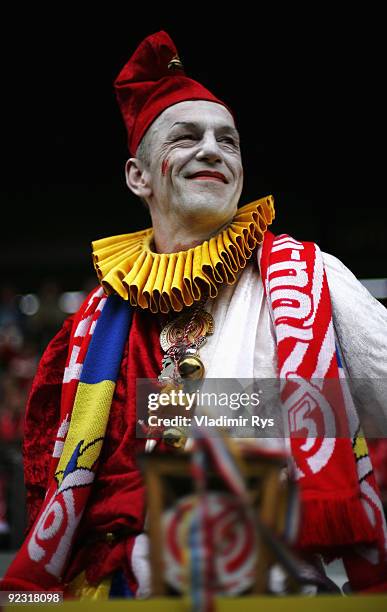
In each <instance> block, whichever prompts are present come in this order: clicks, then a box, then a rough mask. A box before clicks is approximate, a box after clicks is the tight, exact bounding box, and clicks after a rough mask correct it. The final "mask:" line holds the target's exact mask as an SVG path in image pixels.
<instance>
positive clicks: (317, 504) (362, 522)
mask: <svg viewBox="0 0 387 612" xmlns="http://www.w3.org/2000/svg"><path fill="white" fill-rule="evenodd" d="M301 508H302V510H301V512H302V514H301V519H300V525H301V530H300V533H299V536H298V541H297V547H300V548H304V549H305V548H307V549H316V550H317V549H318V550H319V552H321V549H324V548H325V547H326V548H327V549H328V548H329V553H328V551H327V554H329V557H330V558H331V559H334V558H335V557H337V556H338V554H339V549H342V547H346V546H351V547H353V546H354V545H356V544H366V545H375V544H376V543H377V532H376V530H375V527H373V526H372V525H371V523H370V521H369V519H368V517H367V515H366V513H365V510H364V508H363V505H362V502H361V500H360V499H359V496H358V495H352V496H351V497H349V498H347V499H342V498H336V499H327V500H324V499H306V500H303V502H302V505H301ZM324 556H325V552H324Z"/></svg>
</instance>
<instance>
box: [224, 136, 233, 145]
mask: <svg viewBox="0 0 387 612" xmlns="http://www.w3.org/2000/svg"><path fill="white" fill-rule="evenodd" d="M220 140H221V142H227V144H231V145H235V144H236V142H235V140H234V139H233V138H230V137H228V136H225V137H224V138H220Z"/></svg>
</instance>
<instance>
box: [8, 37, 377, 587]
mask: <svg viewBox="0 0 387 612" xmlns="http://www.w3.org/2000/svg"><path fill="white" fill-rule="evenodd" d="M115 90H116V94H117V98H118V103H119V106H120V109H121V112H122V116H123V119H124V122H125V126H126V129H127V134H128V146H129V152H130V157H129V160H128V162H127V164H126V181H127V185H128V187H129V189H130V190H131V191H132V192H133V193H134V194H135V195H137V196H138V197H139V198H140V199H141V200H143V201H144V202H145V203H146V205H147V206H148V208H149V212H150V215H151V218H152V228H150V229H146V230H143V231H139V232H136V233H132V234H122V235H119V236H113V237H108V238H103V239H100V240H96V241H95V242H94V243H93V261H94V266H95V269H96V272H97V276H98V281H99V285H98V287H97V288H96V289H95V290H94V291H93V292H91V294H90V295H89V296H88V297H87V299H86V301H85V302H84V304H83V305H82V307H81V309H80V310H79V312H78V313H77V314H76V315H74V316H71V317H69V318H68V319H67V320H66V321H65V323H64V325H63V327H62V329H61V330H60V331H59V333H58V334H57V335H56V336H55V338H54V339H53V340H52V341H51V342H50V344H49V346H48V347H47V349H46V351H45V353H44V355H43V357H42V360H41V362H40V366H39V369H38V372H37V375H36V378H35V381H34V384H33V388H32V391H31V395H30V398H29V403H28V407H27V413H26V427H25V440H24V460H25V480H26V486H27V502H28V517H29V523H28V528H27V533H26V540H25V543H24V544H23V546H22V548H21V550H20V551H19V553H18V554H17V555H16V558H15V559H14V561H13V563H12V564H11V566H10V568H9V569H8V572H7V574H6V576H5V578H4V580H3V581H2V583H1V588H2V589H5V590H64V591H65V593H66V592H68V593H70V594H71V593H72V594H74V596H82V595H85V596H87V594H88V593H90V594H95V592H96V591H98V589H99V590H100V591H101V590H102V591H103V592H104V593H105V595H106V596H108V595H109V593H112V592H113V591H114V588H118V587H117V585H118V583H119V593H121V595H129V596H130V595H131V596H134V597H136V596H137V597H139V596H142V595H144V594H146V590H147V586H146V580H147V579H146V574H147V571H146V568H145V567H144V564H145V557H146V554H145V552H144V551H146V536H145V534H144V530H145V526H144V522H145V514H146V503H145V489H144V483H143V480H142V477H141V473H140V471H139V468H138V465H137V463H136V456H137V454H138V453H141V452H144V451H145V450H146V451H148V452H154V451H155V447H160V446H162V445H163V444H165V442H163V441H162V442H156V441H155V440H148V441H146V440H144V439H140V438H137V437H136V380H137V379H139V378H148V379H157V378H158V377H160V376H161V378H163V377H164V379H165V380H166V379H168V377H170V376H171V375H173V373H176V372H178V373H179V374H180V375H181V376H183V377H184V376H185V375H187V373H189V375H191V374H192V373H193V374H194V375H195V376H196V375H197V376H201V377H205V378H208V379H211V378H246V379H262V378H280V379H281V382H282V385H283V387H282V388H283V390H284V394H283V395H282V396H281V397H282V398H283V399H284V401H285V400H286V401H285V403H286V402H287V403H289V406H290V404H291V397H292V396H291V393H290V391H289V389H288V388H287V386H286V385H287V381H290V380H291V379H292V380H294V379H295V378H297V377H302V378H303V379H308V380H313V379H318V380H321V381H322V382H321V385H322V387H323V386H324V384H325V382H326V381H327V380H328V379H332V378H334V379H337V380H338V379H340V378H341V377H342V376H343V375H345V374H346V375H347V376H350V377H353V378H356V377H363V378H364V377H365V376H366V377H369V378H371V379H372V378H380V379H381V378H383V372H384V369H385V364H386V363H387V314H386V311H385V309H384V307H383V306H382V305H380V304H379V303H378V302H377V301H376V300H374V299H373V298H372V296H371V295H370V294H369V293H368V292H367V291H366V289H365V288H364V287H363V286H362V285H361V284H360V283H359V282H358V281H357V280H356V278H355V277H354V276H353V275H352V273H351V272H350V271H349V270H348V269H347V268H346V267H345V266H344V265H343V264H342V263H341V262H340V261H338V260H337V259H336V258H334V257H332V256H330V255H327V254H325V253H321V251H320V250H319V249H318V247H317V246H316V245H314V244H312V243H302V242H299V241H297V240H295V239H294V238H291V237H289V236H287V235H281V236H277V237H275V236H274V235H273V234H272V233H271V232H270V231H269V230H268V226H269V225H270V224H271V223H272V221H273V219H274V202H273V198H272V197H271V196H267V197H264V198H261V199H259V200H257V201H254V202H252V203H249V204H244V205H243V204H242V203H241V202H240V200H239V199H240V195H241V192H242V186H243V166H242V160H241V152H240V142H239V134H238V130H237V127H236V123H235V116H234V113H233V112H232V111H231V110H230V108H228V106H227V105H226V104H225V103H224V102H222V101H221V100H219V99H218V98H217V97H216V96H215V95H213V94H212V93H211V92H210V91H208V90H207V89H206V88H205V87H203V86H202V85H201V84H200V83H198V82H196V81H194V80H192V79H191V78H189V77H187V76H186V75H185V73H184V68H183V66H182V63H181V61H180V59H179V56H178V54H177V50H176V48H175V45H174V44H173V42H172V40H171V39H170V37H169V36H168V34H166V33H165V32H158V33H156V34H153V35H151V36H149V37H148V38H146V39H145V40H144V41H143V42H142V43H141V44H140V45H139V47H138V48H137V49H136V51H135V52H134V54H133V55H132V57H131V58H130V60H129V61H128V63H127V64H126V65H125V66H124V68H123V69H122V71H121V72H120V74H119V76H118V78H117V79H116V81H115ZM125 225H127V224H126V223H125V224H124V228H125ZM209 321H211V324H210V323H209ZM195 330H198V331H197V332H195ZM195 333H196V336H195ZM160 334H161V336H162V338H163V341H162V343H161V344H160ZM176 338H178V339H179V340H178V341H177V340H176ZM171 373H172V374H171ZM313 392H314V391H311V393H313ZM375 401H376V400H375ZM383 409H384V410H385V407H383V404H382V402H381V404H380V410H383ZM348 414H349V415H350V414H352V413H350V412H349V413H348ZM348 430H349V432H350V433H349V436H348V437H347V438H343V439H335V438H329V439H328V438H327V439H325V440H322V441H320V442H318V441H315V444H311V443H309V444H300V443H299V441H298V442H297V441H295V442H294V444H292V448H291V452H290V461H292V464H293V468H294V469H293V472H294V474H295V478H296V480H297V483H298V486H299V488H300V496H301V517H302V520H301V527H300V533H299V535H298V543H297V546H298V548H299V550H301V551H304V552H305V553H309V552H310V553H318V554H322V555H323V556H325V557H326V558H334V557H340V558H342V559H343V562H344V565H345V568H346V571H347V574H348V578H349V581H350V585H351V588H352V590H353V591H368V590H370V591H372V590H374V591H376V590H379V591H383V590H387V530H386V524H385V520H384V517H383V511H382V506H381V503H380V498H379V494H378V491H377V487H376V485H375V482H374V478H373V472H372V466H371V463H370V459H369V457H368V453H367V448H366V444H365V442H364V440H363V438H361V437H360V436H359V424H358V422H357V421H356V418H355V417H353V415H352V418H349V417H348Z"/></svg>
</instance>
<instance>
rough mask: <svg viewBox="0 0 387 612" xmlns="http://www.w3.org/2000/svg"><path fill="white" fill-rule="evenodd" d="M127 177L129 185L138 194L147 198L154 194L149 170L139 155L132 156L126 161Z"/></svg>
mask: <svg viewBox="0 0 387 612" xmlns="http://www.w3.org/2000/svg"><path fill="white" fill-rule="evenodd" d="M125 177H126V184H127V186H128V187H129V189H130V190H131V191H133V193H134V194H136V196H138V197H139V198H143V199H146V198H149V196H151V195H152V188H151V185H150V173H149V170H147V169H146V168H145V167H144V164H143V163H142V162H141V161H140V160H139V159H137V157H131V158H130V159H128V161H127V162H126V165H125Z"/></svg>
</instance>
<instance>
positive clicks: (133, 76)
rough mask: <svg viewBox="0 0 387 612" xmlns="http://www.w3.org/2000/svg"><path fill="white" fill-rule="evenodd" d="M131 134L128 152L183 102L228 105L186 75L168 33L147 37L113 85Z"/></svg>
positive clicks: (132, 150) (133, 149)
mask: <svg viewBox="0 0 387 612" xmlns="http://www.w3.org/2000/svg"><path fill="white" fill-rule="evenodd" d="M114 88H115V91H116V95H117V99H118V104H119V106H120V109H121V113H122V116H123V118H124V122H125V125H126V129H127V132H128V145H129V151H130V153H131V154H132V155H135V154H136V151H137V147H138V145H139V143H140V141H141V139H142V137H143V136H144V134H145V132H146V131H147V129H148V128H149V126H150V125H151V123H153V121H154V120H155V119H156V118H157V117H158V116H159V115H160V114H161V113H162V112H163V111H164V110H165V109H166V108H168V107H169V106H172V105H173V104H177V103H178V102H183V101H184V100H208V101H210V102H217V103H218V104H222V105H223V106H225V107H226V108H227V109H228V110H229V111H230V112H231V113H232V111H231V110H230V109H229V108H228V107H227V105H226V104H225V103H224V102H222V101H221V100H219V99H218V98H216V97H215V96H214V95H213V94H212V93H211V92H210V91H208V89H206V88H205V87H204V86H203V85H201V84H200V83H198V82H197V81H194V80H193V79H190V78H188V77H187V76H185V73H184V69H183V65H182V63H181V61H180V58H179V56H178V53H177V50H176V47H175V45H174V43H173V41H172V40H171V38H170V36H169V35H168V34H167V33H166V32H163V31H161V32H156V34H152V35H151V36H148V37H147V38H145V40H143V41H142V43H141V44H140V45H139V46H138V47H137V49H136V51H135V52H134V53H133V55H132V57H131V58H130V60H129V61H128V62H127V64H125V66H124V67H123V69H122V70H121V72H120V74H119V75H118V77H117V79H116V80H115V82H114Z"/></svg>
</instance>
